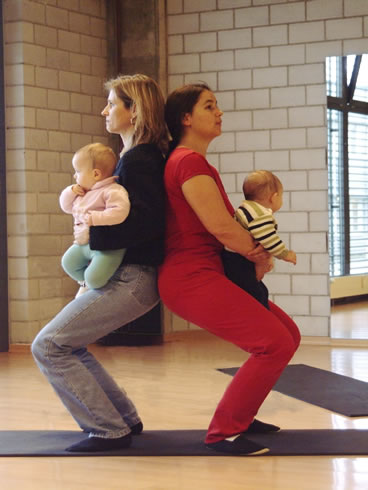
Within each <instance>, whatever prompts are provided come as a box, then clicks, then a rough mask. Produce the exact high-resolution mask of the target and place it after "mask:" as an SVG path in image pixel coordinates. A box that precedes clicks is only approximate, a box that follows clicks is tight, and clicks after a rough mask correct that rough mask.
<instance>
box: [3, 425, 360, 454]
mask: <svg viewBox="0 0 368 490" xmlns="http://www.w3.org/2000/svg"><path fill="white" fill-rule="evenodd" d="M205 433H206V431H205V430H161V431H160V430H149V431H144V432H143V433H142V434H141V435H140V436H136V437H134V439H133V444H132V446H131V447H130V448H128V449H122V450H120V451H109V452H102V453H70V452H67V451H65V448H66V447H68V446H70V445H71V444H73V443H75V442H78V441H80V440H81V439H83V438H85V437H86V435H85V434H83V433H82V432H77V431H42V430H41V431H36V430H33V431H0V457H4V456H13V457H14V456H72V457H73V456H228V455H226V454H223V453H218V452H215V451H212V450H210V449H207V448H206V446H205V445H204V444H203V439H204V436H205ZM248 437H249V439H251V440H253V441H256V442H259V443H260V444H262V445H264V446H266V447H268V448H269V449H270V452H269V453H266V454H264V456H277V455H278V456H301V455H304V456H308V455H311V456H312V455H313V456H315V455H344V456H348V455H366V454H368V430H354V429H346V430H327V429H326V430H281V431H280V432H277V433H271V434H252V435H249V436H248Z"/></svg>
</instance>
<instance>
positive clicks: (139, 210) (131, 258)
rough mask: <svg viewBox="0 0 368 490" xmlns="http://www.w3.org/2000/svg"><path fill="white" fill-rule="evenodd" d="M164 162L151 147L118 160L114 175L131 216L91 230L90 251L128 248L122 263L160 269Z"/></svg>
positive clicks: (159, 154)
mask: <svg viewBox="0 0 368 490" xmlns="http://www.w3.org/2000/svg"><path fill="white" fill-rule="evenodd" d="M164 166H165V160H164V157H163V155H162V153H161V151H160V150H159V148H158V147H157V146H156V145H154V144H141V145H137V146H135V147H133V148H132V149H131V150H128V151H127V152H126V153H124V155H123V156H122V157H121V158H120V160H119V162H118V164H117V166H116V169H115V172H114V175H118V176H119V179H118V180H117V182H118V183H119V184H121V185H122V186H124V187H125V189H126V190H127V192H128V194H129V199H130V205H131V208H130V212H129V215H128V217H127V218H126V220H125V221H123V223H120V224H118V225H112V226H107V225H106V226H91V228H90V242H89V244H90V247H91V249H92V250H116V249H119V248H127V252H126V254H125V256H124V259H123V263H128V264H142V265H159V264H161V262H162V261H163V259H164V235H165V188H164V181H163V173H164Z"/></svg>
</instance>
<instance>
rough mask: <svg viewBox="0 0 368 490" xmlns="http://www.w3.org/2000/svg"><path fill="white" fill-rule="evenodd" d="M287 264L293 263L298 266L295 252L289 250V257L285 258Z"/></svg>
mask: <svg viewBox="0 0 368 490" xmlns="http://www.w3.org/2000/svg"><path fill="white" fill-rule="evenodd" d="M284 260H285V261H286V262H291V263H292V264H294V265H296V253H295V252H293V251H292V250H289V252H288V254H287V256H286V257H285V258H284Z"/></svg>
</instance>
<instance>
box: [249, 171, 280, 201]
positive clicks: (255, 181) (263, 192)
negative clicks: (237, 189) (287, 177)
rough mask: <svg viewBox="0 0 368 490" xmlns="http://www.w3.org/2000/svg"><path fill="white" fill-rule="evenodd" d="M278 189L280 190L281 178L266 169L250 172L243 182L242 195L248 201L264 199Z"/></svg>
mask: <svg viewBox="0 0 368 490" xmlns="http://www.w3.org/2000/svg"><path fill="white" fill-rule="evenodd" d="M280 190H282V183H281V180H280V179H279V178H278V177H276V175H274V174H273V173H272V172H269V171H268V170H256V171H254V172H251V173H250V174H249V175H248V176H247V177H246V178H245V179H244V182H243V193H244V197H245V199H249V200H250V201H255V200H257V199H265V198H267V197H269V196H270V195H272V194H274V193H275V192H280Z"/></svg>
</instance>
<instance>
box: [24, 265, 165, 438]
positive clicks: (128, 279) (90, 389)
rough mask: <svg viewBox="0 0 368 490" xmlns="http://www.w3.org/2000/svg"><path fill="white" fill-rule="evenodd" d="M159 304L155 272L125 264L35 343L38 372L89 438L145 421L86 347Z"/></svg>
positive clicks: (62, 314) (113, 433)
mask: <svg viewBox="0 0 368 490" xmlns="http://www.w3.org/2000/svg"><path fill="white" fill-rule="evenodd" d="M158 302H159V295H158V291H157V272H156V268H154V267H150V266H141V265H136V264H127V265H123V266H121V267H120V268H119V269H118V270H117V271H116V273H115V274H114V276H113V277H112V278H111V280H110V281H109V282H108V283H107V285H106V286H105V287H103V288H101V289H95V290H93V289H91V290H89V291H87V292H86V293H85V294H83V295H82V296H80V297H78V298H77V299H74V300H73V301H71V302H70V303H69V304H68V305H67V306H65V308H63V309H62V310H61V311H60V313H58V314H57V315H56V317H55V318H54V319H53V320H51V322H50V323H48V324H47V325H46V326H45V327H44V328H43V329H42V330H41V331H40V332H39V334H38V335H37V337H36V338H35V340H34V342H33V344H32V353H33V356H34V358H35V360H36V362H37V364H38V366H39V368H40V369H41V371H42V372H43V373H44V374H45V376H46V377H47V379H48V381H49V382H50V383H51V385H52V386H53V388H54V389H55V391H56V393H57V394H58V396H59V397H60V399H61V401H62V402H63V403H64V405H65V406H66V408H67V409H68V410H69V412H70V413H71V415H72V416H73V417H74V419H75V420H76V422H77V423H78V424H79V426H80V427H81V429H82V430H84V431H85V432H88V433H89V434H90V436H97V437H104V438H117V437H122V436H124V435H126V434H128V433H129V432H130V427H132V426H133V425H135V424H137V423H138V422H140V418H139V416H138V413H137V410H136V408H135V406H134V404H133V403H132V401H131V400H130V399H129V398H128V397H127V394H126V392H125V391H124V390H123V389H121V388H119V386H118V385H117V384H116V383H115V381H114V380H113V379H112V378H111V376H110V375H109V374H108V373H107V372H106V371H105V370H104V368H103V367H102V366H101V364H100V363H99V362H98V361H97V360H96V358H95V357H94V356H93V355H92V354H91V353H90V352H88V350H87V347H86V346H87V345H88V344H90V343H93V342H95V341H96V340H98V339H99V338H101V337H103V336H105V335H107V334H108V333H110V332H112V331H113V330H116V329H117V328H120V327H121V326H122V325H125V324H127V323H130V322H131V321H133V320H135V319H136V318H138V317H140V316H142V315H143V314H144V313H146V312H148V311H149V310H151V309H152V308H153V307H154V306H155V305H156V304H157V303H158Z"/></svg>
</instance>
